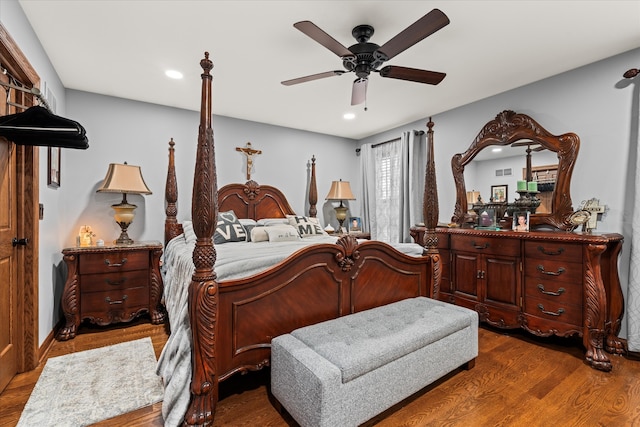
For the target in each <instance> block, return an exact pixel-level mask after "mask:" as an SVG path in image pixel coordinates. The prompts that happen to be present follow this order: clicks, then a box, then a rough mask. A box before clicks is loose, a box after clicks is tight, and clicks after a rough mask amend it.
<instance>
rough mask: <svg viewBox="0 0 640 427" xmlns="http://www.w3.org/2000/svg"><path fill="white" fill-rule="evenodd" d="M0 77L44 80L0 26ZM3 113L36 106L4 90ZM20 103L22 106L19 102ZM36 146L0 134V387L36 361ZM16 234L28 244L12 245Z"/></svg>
mask: <svg viewBox="0 0 640 427" xmlns="http://www.w3.org/2000/svg"><path fill="white" fill-rule="evenodd" d="M0 66H1V67H2V72H0V81H1V82H2V83H5V84H10V85H16V84H17V85H20V86H24V87H27V88H32V87H37V86H38V84H39V82H40V79H39V77H38V75H37V73H36V72H35V70H34V69H33V67H31V65H30V64H29V62H28V61H27V59H26V57H25V56H24V54H23V53H22V51H21V50H20V49H19V48H18V46H17V45H16V43H15V41H14V40H13V39H12V38H11V36H10V35H9V34H8V33H7V31H6V29H5V28H4V27H3V26H2V25H0ZM0 95H2V96H0V115H2V116H4V115H7V114H15V113H19V112H21V111H22V110H23V109H24V107H29V106H31V105H34V103H35V101H34V97H33V95H32V94H31V93H28V92H23V91H17V90H15V89H14V90H7V89H6V86H2V90H0ZM18 105H20V106H24V107H17V106H18ZM38 163H39V158H38V147H30V146H22V145H15V144H13V143H12V142H10V141H7V140H6V139H5V138H2V137H0V392H1V391H2V390H3V389H4V388H5V387H6V385H7V383H8V382H9V381H10V380H11V379H12V378H13V376H14V375H15V374H16V373H19V372H25V371H29V370H32V369H34V368H35V367H36V366H37V365H38V360H39V354H38V240H39V236H38V233H39V228H38V216H37V215H38V204H39V203H38V201H39V200H38V199H39V196H38V192H39V188H38ZM14 238H26V239H28V244H27V245H25V246H16V247H14V246H13V244H12V241H13V239H14Z"/></svg>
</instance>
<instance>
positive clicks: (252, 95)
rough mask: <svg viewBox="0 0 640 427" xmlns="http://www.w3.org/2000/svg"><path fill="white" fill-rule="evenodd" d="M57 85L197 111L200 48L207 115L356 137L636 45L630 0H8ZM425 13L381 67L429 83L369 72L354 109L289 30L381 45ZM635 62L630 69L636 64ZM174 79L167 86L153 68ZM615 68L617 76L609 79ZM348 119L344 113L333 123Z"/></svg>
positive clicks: (345, 86)
mask: <svg viewBox="0 0 640 427" xmlns="http://www.w3.org/2000/svg"><path fill="white" fill-rule="evenodd" d="M19 3H20V5H21V6H22V8H23V9H24V12H25V14H26V15H27V17H28V19H29V21H30V22H31V25H32V26H33V28H34V30H35V32H36V34H37V35H38V38H39V39H40V41H41V43H42V45H43V46H44V49H45V50H46V52H47V54H48V55H49V58H50V60H51V62H52V63H53V66H54V67H55V69H56V70H57V72H58V74H59V76H60V79H61V80H62V83H63V84H64V86H65V87H67V88H69V89H77V90H82V91H88V92H95V93H99V94H105V95H111V96H116V97H122V98H128V99H134V100H139V101H144V102H150V103H155V104H161V105H168V106H173V107H179V108H185V109H190V110H196V111H197V110H199V109H200V85H201V83H200V73H201V72H202V69H201V68H200V65H199V61H200V59H201V58H203V56H204V52H205V51H208V52H210V55H211V56H210V57H211V59H212V60H213V63H214V69H213V72H212V73H213V78H214V80H213V95H214V97H213V112H214V114H218V115H224V116H229V117H236V118H240V119H247V120H253V121H257V122H263V123H270V124H274V125H280V126H286V127H291V128H296V129H304V130H309V131H314V132H320V133H326V134H332V135H338V136H343V137H347V138H354V139H361V138H364V137H367V136H369V135H372V134H376V133H379V132H382V131H385V130H388V129H391V128H394V127H397V126H401V125H404V124H407V123H410V122H413V121H416V120H420V119H422V118H425V117H428V116H430V115H435V114H437V113H440V112H443V111H447V110H450V109H452V108H455V107H458V106H460V105H464V104H467V103H470V102H473V101H476V100H479V99H482V98H485V97H489V96H492V95H495V94H497V93H500V92H504V91H507V90H510V89H513V88H515V87H519V86H522V85H525V84H527V83H531V82H534V81H537V80H540V79H544V78H546V77H549V76H552V75H554V74H558V73H561V72H564V71H567V70H571V69H574V68H577V67H580V66H582V65H585V64H589V63H591V62H595V61H598V60H600V59H603V58H607V57H610V56H613V55H616V54H618V53H622V52H625V51H628V50H631V49H634V48H637V47H640V1H637V0H636V1H595V0H592V1H578V0H570V1H557V0H556V1H551V0H549V1H542V0H537V1H521V0H516V1H514V0H511V1H506V0H503V1H475V0H471V1H308V0H297V1H293V0H289V1H204V0H200V1H187V0H185V1H177V0H175V1H170V0H157V1H152V0H142V1H132V0H129V1H124V0H123V1H100V0H84V1H78V0H68V1H60V0H47V1H45V0H42V1H36V0H19ZM433 8H438V9H440V10H442V11H443V12H444V13H445V14H446V15H447V16H448V17H449V19H450V21H451V23H450V24H449V25H448V26H446V27H444V28H443V29H441V30H440V31H438V32H436V33H434V34H433V35H431V36H429V37H427V38H426V39H425V40H423V41H421V42H419V43H418V44H416V45H414V46H413V47H411V48H409V49H407V50H406V51H405V52H403V53H401V54H399V55H398V56H396V57H395V58H392V59H391V60H390V61H388V62H387V63H385V65H400V66H405V67H411V68H422V69H426V70H431V71H439V72H445V73H447V77H446V78H445V79H444V81H443V82H442V83H440V84H439V85H437V86H432V85H425V84H420V83H413V82H407V81H401V80H394V79H389V78H382V77H380V76H379V75H377V74H372V75H371V77H370V79H369V87H368V94H367V107H368V111H366V112H365V111H364V110H363V106H357V107H351V106H350V100H351V85H352V82H353V80H354V79H355V75H354V74H353V73H349V74H344V75H342V76H336V77H330V78H326V79H322V80H316V81H313V82H307V83H302V84H299V85H295V86H289V87H287V86H283V85H281V84H280V82H281V81H282V80H288V79H292V78H296V77H302V76H306V75H309V74H315V73H320V72H324V71H331V70H339V69H342V61H341V60H340V58H339V57H337V56H336V55H335V54H333V53H332V52H331V51H329V50H327V49H326V48H324V47H322V46H321V45H319V44H318V43H316V42H315V41H314V40H312V39H310V38H309V37H307V36H306V35H304V34H303V33H301V32H300V31H298V30H297V29H295V28H294V27H293V24H294V23H295V22H298V21H302V20H310V21H312V22H313V23H315V24H316V25H317V26H318V27H320V28H321V29H323V30H324V31H325V32H327V33H328V34H330V35H331V36H333V37H334V38H335V39H336V40H338V41H339V42H340V43H342V44H343V45H345V46H346V47H348V46H350V45H352V44H353V43H355V40H354V39H353V38H352V36H351V30H352V28H353V27H355V26H356V25H359V24H369V25H372V26H373V27H374V28H375V34H374V35H373V37H372V38H371V40H370V42H373V43H376V44H378V45H383V44H384V43H385V42H387V41H388V40H389V39H391V38H392V37H393V36H395V35H396V34H397V33H399V32H400V31H401V30H403V29H405V28H406V27H408V26H409V25H411V24H412V23H413V22H415V21H416V20H418V19H419V18H420V17H422V16H423V15H425V14H426V13H427V12H429V11H430V10H432V9H433ZM637 65H640V64H637ZM169 68H171V69H177V70H179V71H181V72H182V73H184V75H185V78H184V79H183V80H180V81H175V80H170V79H168V78H166V77H165V75H164V71H165V70H166V69H169ZM624 71H626V70H620V75H622V73H623V72H624ZM349 111H353V112H355V113H356V115H357V118H356V119H355V120H353V121H345V120H343V119H342V115H343V113H345V112H349Z"/></svg>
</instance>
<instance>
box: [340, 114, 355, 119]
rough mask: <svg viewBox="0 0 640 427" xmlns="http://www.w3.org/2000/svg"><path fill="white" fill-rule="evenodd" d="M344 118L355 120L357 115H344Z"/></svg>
mask: <svg viewBox="0 0 640 427" xmlns="http://www.w3.org/2000/svg"><path fill="white" fill-rule="evenodd" d="M342 118H343V119H345V120H353V119H355V118H356V113H344V115H343V116H342Z"/></svg>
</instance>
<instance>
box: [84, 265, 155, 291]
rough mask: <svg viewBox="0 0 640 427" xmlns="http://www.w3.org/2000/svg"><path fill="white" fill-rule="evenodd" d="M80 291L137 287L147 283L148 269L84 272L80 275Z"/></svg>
mask: <svg viewBox="0 0 640 427" xmlns="http://www.w3.org/2000/svg"><path fill="white" fill-rule="evenodd" d="M80 280H81V281H82V286H81V289H82V292H83V293H85V292H96V291H111V290H122V289H127V288H139V287H143V286H147V285H148V284H149V271H148V270H134V271H117V272H114V273H102V274H85V275H82V276H81V277H80Z"/></svg>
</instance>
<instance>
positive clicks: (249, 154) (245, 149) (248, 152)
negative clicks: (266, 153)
mask: <svg viewBox="0 0 640 427" xmlns="http://www.w3.org/2000/svg"><path fill="white" fill-rule="evenodd" d="M236 151H240V152H241V153H243V154H244V155H245V156H247V181H249V180H250V179H251V169H253V156H257V155H258V154H262V150H256V149H254V148H252V147H251V143H250V142H247V145H245V146H244V147H236Z"/></svg>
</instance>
